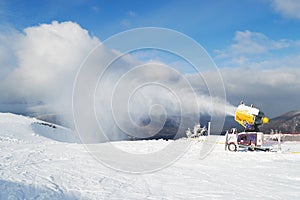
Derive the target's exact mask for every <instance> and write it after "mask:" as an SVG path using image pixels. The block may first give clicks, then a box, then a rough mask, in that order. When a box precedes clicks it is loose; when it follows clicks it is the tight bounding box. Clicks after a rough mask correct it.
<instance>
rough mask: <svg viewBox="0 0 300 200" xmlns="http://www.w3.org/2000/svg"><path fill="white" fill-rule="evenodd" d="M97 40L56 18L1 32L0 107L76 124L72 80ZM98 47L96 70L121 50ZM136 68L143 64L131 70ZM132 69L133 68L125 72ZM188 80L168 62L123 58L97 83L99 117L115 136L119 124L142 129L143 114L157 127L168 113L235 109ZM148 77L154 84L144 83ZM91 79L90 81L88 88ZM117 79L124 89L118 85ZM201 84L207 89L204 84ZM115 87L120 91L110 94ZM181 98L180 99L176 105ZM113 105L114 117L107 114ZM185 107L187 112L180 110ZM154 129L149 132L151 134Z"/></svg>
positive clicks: (91, 63) (216, 112)
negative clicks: (20, 107)
mask: <svg viewBox="0 0 300 200" xmlns="http://www.w3.org/2000/svg"><path fill="white" fill-rule="evenodd" d="M99 44H101V42H100V40H99V39H98V38H96V37H93V36H91V35H90V34H89V33H88V32H87V31H86V30H84V29H83V28H81V27H80V26H79V25H78V24H76V23H74V22H61V23H59V22H56V21H54V22H52V23H51V24H41V25H38V26H34V27H28V28H26V29H24V30H23V32H18V31H12V32H10V33H9V34H7V33H2V34H1V35H0V51H1V54H0V55H1V57H0V65H1V72H0V77H1V85H0V92H1V93H2V94H3V95H1V97H0V104H1V106H2V108H5V111H11V110H10V109H11V108H10V107H9V106H8V105H12V107H14V108H15V110H13V111H14V112H21V111H20V110H18V108H16V107H15V106H14V105H18V104H22V105H23V106H24V107H25V110H26V111H27V112H28V111H30V112H34V113H37V114H41V113H42V114H43V113H45V114H47V113H51V114H52V113H53V114H61V113H62V114H64V115H63V116H64V118H62V119H61V120H62V123H65V124H68V125H72V120H71V119H72V117H71V116H72V91H73V83H74V80H75V77H76V74H77V72H78V70H79V69H80V66H81V64H82V63H83V61H84V60H85V58H86V57H87V55H89V53H90V52H91V50H92V49H94V48H95V47H96V46H98V45H99ZM97 51H98V54H97V56H96V57H95V58H92V59H90V61H89V62H90V63H89V64H90V65H92V66H94V67H95V69H97V68H101V67H105V66H102V64H103V63H105V62H104V61H105V60H107V59H108V58H110V57H111V56H113V55H116V54H118V53H119V52H118V51H116V50H110V49H106V48H105V47H101V48H99V49H97ZM136 66H142V67H140V68H137V69H138V70H133V71H132V69H135V67H136ZM129 70H131V71H130V73H129V75H128V76H127V72H128V71H129ZM125 74H126V76H124V75H125ZM187 78H188V77H186V75H184V74H181V73H179V72H177V71H176V70H174V69H172V68H170V67H169V66H168V65H167V64H166V63H162V62H144V61H140V60H138V59H136V58H135V57H134V56H132V55H126V56H123V57H121V58H120V59H119V60H118V61H116V62H115V63H114V64H113V65H112V66H111V67H110V69H109V70H108V71H107V74H106V76H104V77H103V79H102V82H101V84H100V85H101V87H98V93H97V95H98V96H96V100H97V103H98V104H96V105H97V108H98V109H99V111H97V115H98V117H100V118H101V117H102V118H101V119H102V121H101V123H104V126H103V127H104V129H106V130H113V131H112V132H111V137H112V138H114V139H117V138H120V135H118V134H119V131H120V130H119V129H120V127H121V126H122V127H123V128H126V127H129V126H128V123H132V124H134V127H129V129H128V131H127V132H130V131H131V132H132V130H136V129H138V128H139V127H140V124H139V123H140V120H141V119H140V118H141V117H144V116H146V117H150V119H151V121H150V124H151V123H154V126H153V127H159V126H158V124H161V121H164V120H165V117H166V116H172V115H174V116H176V115H181V114H189V113H202V114H204V113H205V114H207V113H210V114H212V112H214V114H218V113H224V112H225V110H224V109H225V105H226V104H227V106H228V108H230V110H231V111H230V112H229V113H232V109H233V106H231V105H230V104H228V103H226V102H225V100H223V99H219V98H218V97H210V96H209V93H208V92H209V91H208V92H207V91H206V92H205V93H200V92H199V91H203V90H199V91H197V92H196V93H195V91H192V90H190V89H189V85H188V84H189V81H188V79H187ZM120 80H121V81H122V84H120ZM146 80H148V82H151V84H150V85H149V84H148V85H143V83H145V81H146ZM89 81H90V80H88V79H87V80H86V87H88V82H89ZM117 83H118V85H119V86H120V87H116V85H117ZM195 84H197V83H195ZM197 85H199V84H197ZM132 86H135V88H132ZM140 86H142V87H140ZM203 86H204V88H205V84H203ZM83 87H85V86H84V85H83ZM198 88H199V87H198ZM131 89H134V90H131ZM115 90H116V91H117V92H115V93H112V91H115ZM135 90H136V91H135ZM86 91H89V90H88V89H87V90H86ZM128 91H130V92H132V93H128ZM126 92H127V93H126ZM109 94H111V95H117V96H116V97H114V99H113V100H114V101H112V103H113V106H111V105H110V103H111V101H106V102H109V104H107V105H106V104H105V103H103V101H102V100H107V97H110V96H109ZM82 95H91V94H90V93H86V94H84V93H83V94H82ZM118 95H119V96H118ZM122 95H123V96H122ZM124 95H125V96H124ZM101 98H103V99H101ZM179 99H180V100H181V101H179V103H178V100H179ZM212 101H214V102H216V103H215V108H212V107H211V106H212V103H211V102H212ZM89 103H91V102H82V108H83V109H82V115H83V116H84V107H85V106H86V105H87V104H89ZM0 108H1V107H0ZM112 109H113V110H114V111H115V116H112V115H108V114H106V113H109V111H110V110H112ZM182 110H184V111H185V112H184V113H182ZM116 116H117V117H118V118H116ZM89 117H90V116H89ZM197 118H198V115H197ZM86 119H88V118H86ZM114 120H118V124H113V121H114ZM196 120H197V119H196V118H195V121H196ZM155 123H157V124H155ZM153 127H152V129H151V130H152V131H153ZM87 128H88V127H87ZM142 128H143V126H142ZM150 128H151V127H150ZM91 130H92V131H95V130H96V127H92V128H91ZM149 130H150V129H149ZM151 130H150V132H149V136H152V135H151V134H152V133H151ZM123 136H124V135H123ZM143 136H145V135H143Z"/></svg>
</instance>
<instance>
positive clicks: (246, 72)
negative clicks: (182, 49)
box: [205, 31, 300, 116]
mask: <svg viewBox="0 0 300 200" xmlns="http://www.w3.org/2000/svg"><path fill="white" fill-rule="evenodd" d="M216 53H217V56H216V58H215V61H216V62H217V63H218V65H219V66H220V67H221V70H220V71H221V74H222V77H223V79H224V84H225V88H226V91H227V97H228V100H229V101H230V102H231V103H232V104H235V103H238V102H239V101H240V100H244V101H247V100H248V102H249V103H254V104H255V103H256V102H257V103H258V104H259V105H260V106H261V107H262V108H263V109H266V112H268V113H269V114H270V115H271V116H276V115H279V114H282V113H284V112H287V111H289V110H294V109H300V105H299V103H298V102H299V101H300V93H299V91H300V81H299V80H300V79H299V77H300V64H299V63H300V49H299V41H291V40H285V39H281V40H272V39H270V38H268V37H267V36H265V35H264V34H262V33H254V32H250V31H244V32H240V31H239V32H236V35H235V37H234V42H233V44H232V45H229V46H228V47H227V48H225V49H223V50H221V51H216ZM205 76H206V77H211V78H213V76H214V75H213V74H210V73H208V74H205Z"/></svg>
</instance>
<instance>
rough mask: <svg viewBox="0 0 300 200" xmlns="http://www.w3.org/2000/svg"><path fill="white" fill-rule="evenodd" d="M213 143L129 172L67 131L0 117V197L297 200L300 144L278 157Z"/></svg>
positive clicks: (154, 145)
mask: <svg viewBox="0 0 300 200" xmlns="http://www.w3.org/2000/svg"><path fill="white" fill-rule="evenodd" d="M218 140H219V142H217V143H216V145H215V148H214V150H213V151H212V152H211V153H210V154H209V155H208V156H207V157H206V158H205V159H200V156H199V151H200V150H201V147H202V145H203V142H202V141H199V140H192V141H190V143H191V146H190V148H189V149H188V151H187V152H186V153H185V154H184V155H183V156H182V157H181V158H179V159H178V160H177V161H175V162H174V163H172V164H171V165H170V166H168V167H165V168H163V169H161V170H158V171H155V172H152V173H142V174H132V173H124V172H118V171H116V170H113V169H111V168H108V167H106V166H104V165H103V164H101V163H100V162H98V161H97V160H95V159H94V158H93V156H92V155H91V154H90V153H89V152H88V150H87V149H86V148H85V146H84V145H83V144H80V140H79V139H78V138H77V137H76V135H75V134H74V133H73V132H72V131H71V130H69V129H66V128H64V127H60V126H57V125H52V124H48V123H45V122H42V121H39V120H37V119H34V118H27V117H24V116H18V115H13V114H9V113H0V149H1V151H0V199H222V200H223V199H230V200H232V199H272V200H273V199H299V198H300V154H299V152H300V143H297V142H287V143H284V144H283V145H282V152H277V153H276V152H228V151H224V145H223V144H222V141H223V140H224V138H223V137H219V138H218ZM182 141H183V140H182ZM173 142H180V140H179V141H171V140H169V141H165V140H149V141H122V142H114V145H116V146H118V148H120V149H122V150H124V151H128V152H134V153H140V154H142V153H149V152H153V151H159V150H160V149H162V148H164V146H166V145H168V144H170V143H173ZM185 142H186V141H185ZM100 145H102V144H100ZM103 145H105V144H103ZM158 159H163V158H158Z"/></svg>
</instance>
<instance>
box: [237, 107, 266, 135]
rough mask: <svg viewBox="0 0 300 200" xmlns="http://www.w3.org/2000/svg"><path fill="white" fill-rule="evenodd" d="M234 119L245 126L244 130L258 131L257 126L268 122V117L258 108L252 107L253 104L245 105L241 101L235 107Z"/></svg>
mask: <svg viewBox="0 0 300 200" xmlns="http://www.w3.org/2000/svg"><path fill="white" fill-rule="evenodd" d="M234 119H235V121H237V122H238V123H239V124H241V125H242V126H243V127H244V128H245V131H246V132H252V131H254V132H258V131H259V128H258V127H259V126H261V125H263V124H267V123H268V122H269V118H267V117H265V114H264V113H263V112H262V111H260V110H259V109H258V108H254V107H253V104H251V105H250V106H246V105H245V104H244V103H243V102H241V104H240V105H239V106H238V107H237V109H236V111H235V118H234Z"/></svg>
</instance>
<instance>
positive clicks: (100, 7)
mask: <svg viewBox="0 0 300 200" xmlns="http://www.w3.org/2000/svg"><path fill="white" fill-rule="evenodd" d="M273 4H274V3H272V1H270V0H244V1H238V0H215V1H201V0H200V1H197V0H192V1H184V0H180V1H168V0H166V1H155V0H154V1H153V0H151V1H140V0H132V1H109V0H107V1H96V0H89V1H85V0H74V1H58V0H54V1H45V0H42V1H32V0H29V1H16V0H10V1H8V0H4V1H3V0H2V1H1V4H0V6H1V11H0V14H1V24H2V25H3V24H4V25H10V26H12V27H14V28H17V29H20V30H22V29H23V28H26V27H29V26H33V25H38V24H41V23H50V22H52V21H53V20H57V21H68V20H71V21H74V22H77V23H78V24H80V25H81V26H82V27H83V28H85V29H87V30H88V31H89V32H90V33H92V34H94V35H96V36H97V37H99V38H100V39H101V40H104V39H106V38H108V37H110V36H111V35H113V34H116V33H118V32H120V31H124V30H127V29H129V28H136V27H144V26H158V27H164V28H171V29H174V30H177V31H180V32H182V33H184V34H186V35H188V36H190V37H192V38H194V39H195V40H196V41H197V42H199V43H200V44H201V45H203V46H204V47H205V49H207V50H208V51H209V52H210V53H213V51H214V50H215V49H223V48H224V47H225V46H226V45H228V44H230V43H231V42H232V39H233V37H234V34H235V32H236V31H244V30H250V31H252V32H261V33H263V34H265V35H266V36H268V37H269V38H272V39H274V40H278V39H291V40H295V39H297V37H298V36H299V33H300V20H299V19H294V18H290V17H284V16H283V15H282V14H281V13H280V12H277V11H276V9H274V5H273Z"/></svg>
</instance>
